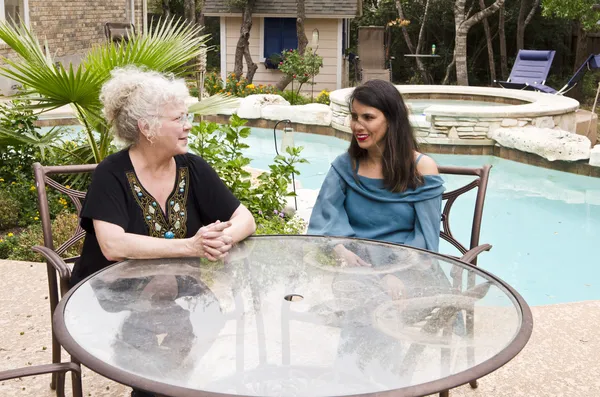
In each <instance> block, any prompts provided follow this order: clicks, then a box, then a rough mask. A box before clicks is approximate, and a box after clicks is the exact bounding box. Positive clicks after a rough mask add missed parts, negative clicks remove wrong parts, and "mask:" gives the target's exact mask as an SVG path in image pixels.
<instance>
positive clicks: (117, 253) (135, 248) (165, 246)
mask: <svg viewBox="0 0 600 397" xmlns="http://www.w3.org/2000/svg"><path fill="white" fill-rule="evenodd" d="M190 240H191V239H189V238H186V239H164V238H158V237H149V236H143V235H139V234H132V233H123V234H122V235H121V236H119V238H114V239H108V241H105V242H104V244H101V245H100V248H101V249H102V253H103V254H104V256H106V259H108V260H112V261H117V260H123V259H152V258H181V257H190V256H198V255H200V252H197V250H195V249H194V247H193V244H192V243H191V241H190Z"/></svg>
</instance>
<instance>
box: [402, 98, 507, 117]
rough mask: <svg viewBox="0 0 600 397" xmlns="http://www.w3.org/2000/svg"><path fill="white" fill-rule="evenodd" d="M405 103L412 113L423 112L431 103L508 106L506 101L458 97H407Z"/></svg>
mask: <svg viewBox="0 0 600 397" xmlns="http://www.w3.org/2000/svg"><path fill="white" fill-rule="evenodd" d="M406 103H407V105H408V107H409V108H410V109H411V112H412V113H413V114H423V112H425V109H427V108H428V107H430V106H433V105H449V106H509V104H507V103H497V102H489V101H470V100H458V99H407V100H406Z"/></svg>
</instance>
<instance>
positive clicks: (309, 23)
mask: <svg viewBox="0 0 600 397" xmlns="http://www.w3.org/2000/svg"><path fill="white" fill-rule="evenodd" d="M223 20H225V24H226V25H225V26H226V42H225V44H226V52H225V56H226V69H227V74H229V73H231V72H233V68H234V58H235V48H236V45H237V42H238V38H239V32H240V26H241V23H242V19H241V18H237V17H225V18H222V19H221V21H223ZM338 21H339V20H338V19H308V18H307V19H306V20H305V21H304V30H305V32H306V36H307V38H308V41H309V46H310V40H311V38H312V31H313V29H314V28H318V29H319V48H318V50H317V54H318V55H320V56H321V57H323V67H322V68H321V70H320V72H319V74H318V75H317V76H316V77H315V86H314V94H315V96H317V95H318V94H319V92H321V90H324V89H326V90H328V91H332V90H335V89H336V88H337V87H336V85H337V68H338V65H337V63H338V56H337V55H338V54H337V52H338V37H337V36H338ZM261 26H262V23H261V18H258V17H255V18H252V30H251V31H250V39H249V44H250V47H249V50H250V54H251V55H252V60H253V61H254V62H255V63H258V70H257V71H256V74H255V75H254V80H253V82H254V84H272V85H275V84H277V82H278V81H279V79H280V78H281V76H282V73H281V72H280V71H278V70H272V69H266V68H265V66H264V63H263V62H262V60H263V54H260V50H261V49H262V48H263V46H262V45H261V43H260V39H261V34H260V33H261V32H260V29H261ZM244 73H246V63H245V62H244ZM287 88H288V89H291V85H289V86H288V87H287ZM302 92H304V93H305V94H309V95H310V92H311V85H310V84H305V85H304V86H303V87H302Z"/></svg>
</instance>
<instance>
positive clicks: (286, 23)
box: [263, 18, 298, 58]
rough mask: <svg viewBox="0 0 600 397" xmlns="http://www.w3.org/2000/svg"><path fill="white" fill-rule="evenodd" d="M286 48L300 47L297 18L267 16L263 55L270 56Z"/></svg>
mask: <svg viewBox="0 0 600 397" xmlns="http://www.w3.org/2000/svg"><path fill="white" fill-rule="evenodd" d="M286 48H288V49H289V48H298V37H297V35H296V18H265V23H264V54H263V56H264V57H265V58H269V57H270V56H271V55H273V54H279V53H281V51H283V50H284V49H286Z"/></svg>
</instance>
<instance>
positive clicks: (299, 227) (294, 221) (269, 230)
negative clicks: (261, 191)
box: [255, 212, 307, 234]
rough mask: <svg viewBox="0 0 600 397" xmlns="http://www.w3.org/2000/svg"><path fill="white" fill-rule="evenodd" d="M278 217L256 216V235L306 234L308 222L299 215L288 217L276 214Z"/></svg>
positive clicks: (280, 213)
mask: <svg viewBox="0 0 600 397" xmlns="http://www.w3.org/2000/svg"><path fill="white" fill-rule="evenodd" d="M274 215H277V216H263V215H262V214H258V217H256V216H255V219H256V223H257V225H258V226H257V229H256V234H303V233H305V232H306V226H307V225H306V222H305V221H304V219H302V218H300V217H299V216H297V215H291V216H290V215H286V214H285V213H283V212H278V213H274Z"/></svg>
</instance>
